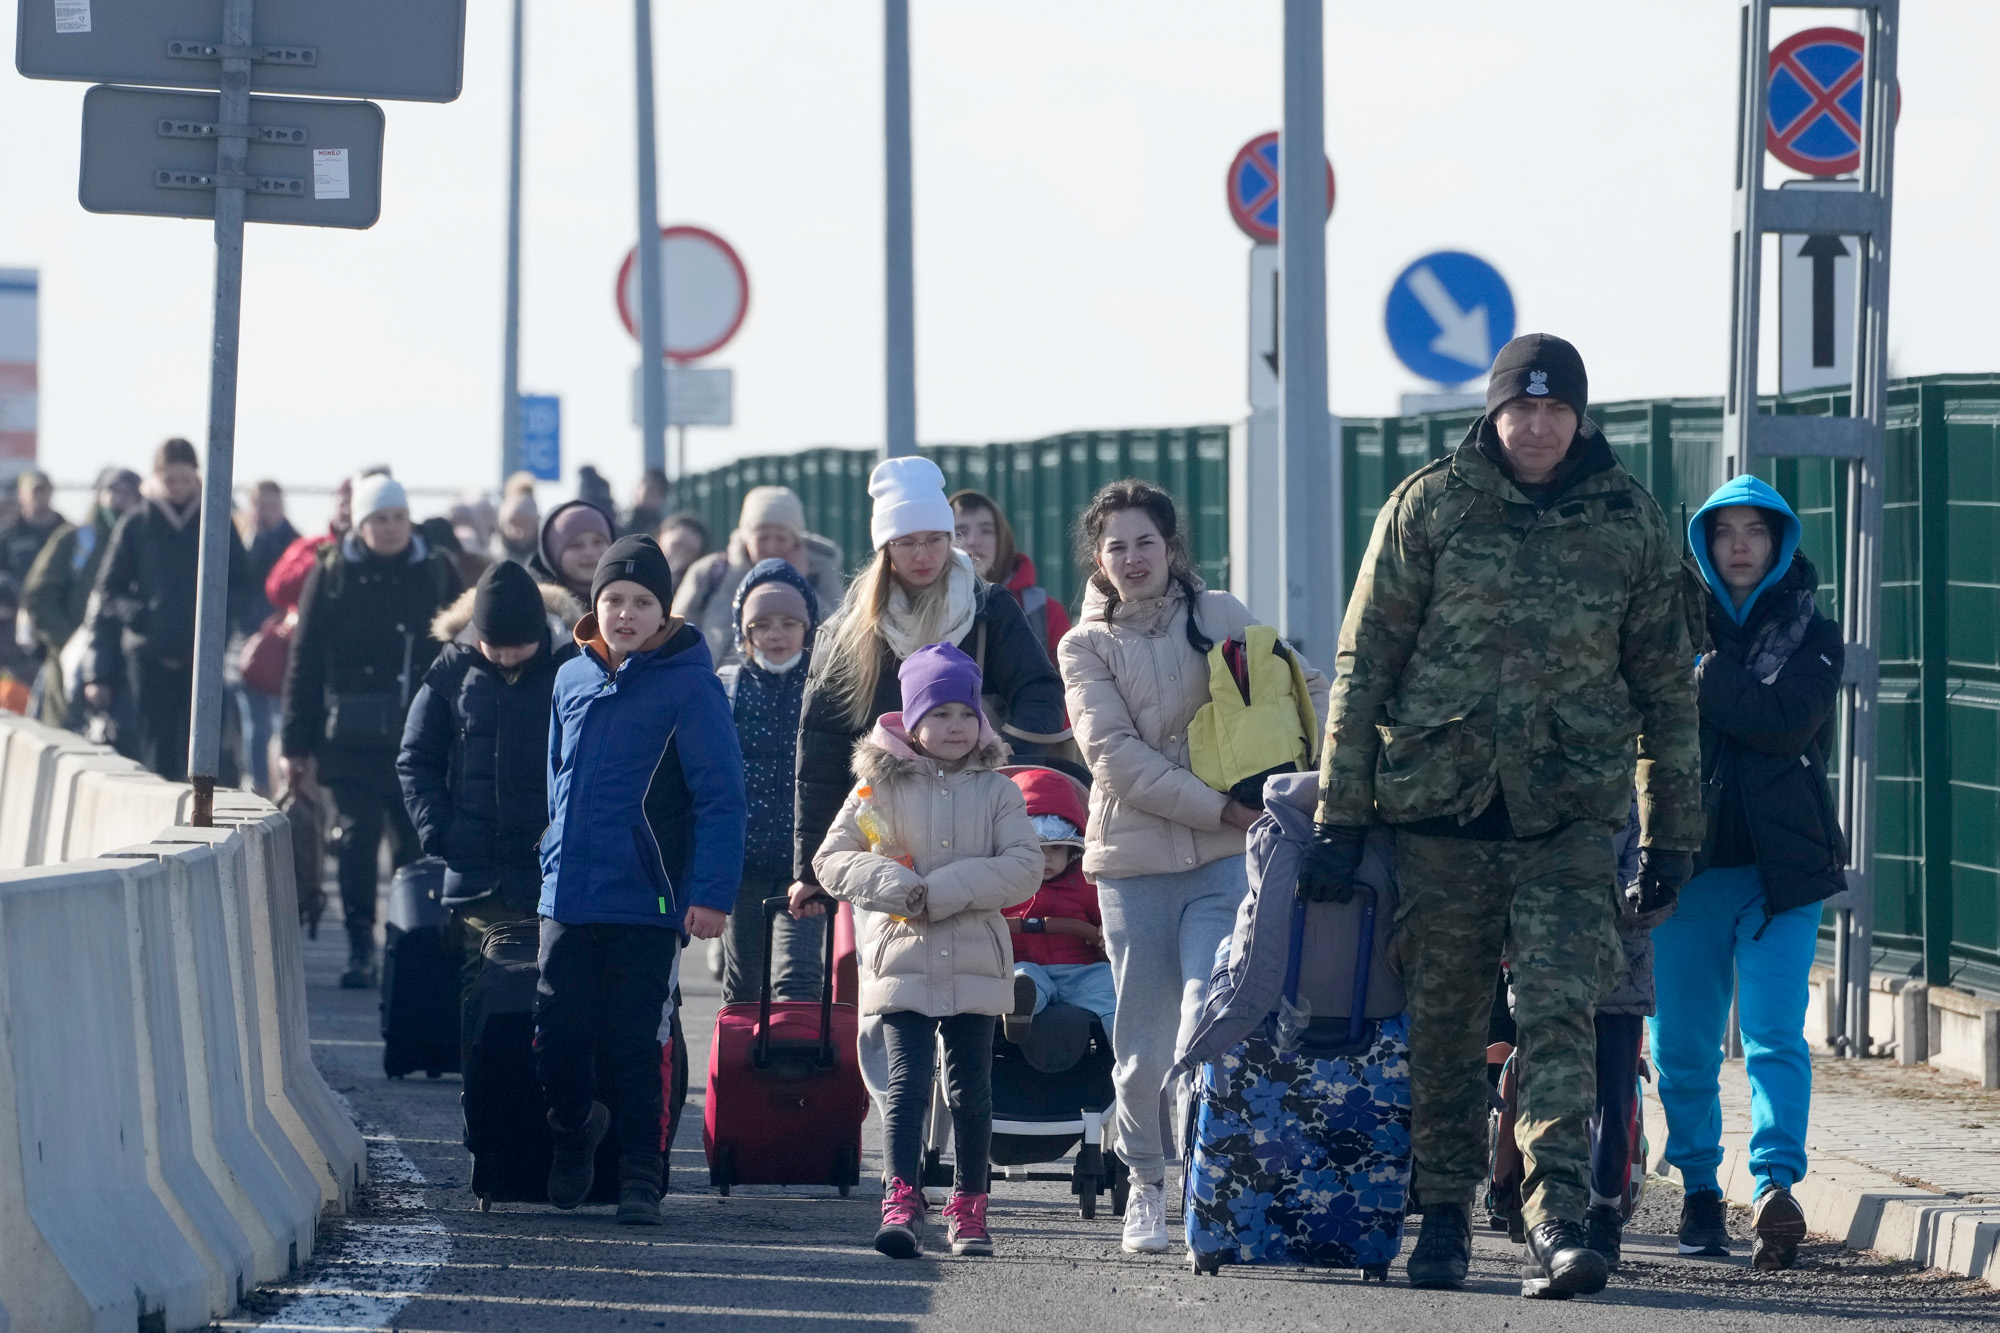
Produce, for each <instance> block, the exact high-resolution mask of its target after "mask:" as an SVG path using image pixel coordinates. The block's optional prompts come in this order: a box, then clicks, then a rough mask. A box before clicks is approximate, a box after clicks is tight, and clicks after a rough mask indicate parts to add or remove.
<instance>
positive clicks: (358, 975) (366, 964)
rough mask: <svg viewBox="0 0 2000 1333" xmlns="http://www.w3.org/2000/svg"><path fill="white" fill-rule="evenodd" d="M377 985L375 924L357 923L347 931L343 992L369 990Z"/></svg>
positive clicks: (342, 980) (341, 980)
mask: <svg viewBox="0 0 2000 1333" xmlns="http://www.w3.org/2000/svg"><path fill="white" fill-rule="evenodd" d="M374 985H375V923H374V922H372V921H368V922H356V923H355V925H353V926H349V927H348V931H347V970H346V971H345V972H342V973H341V974H340V988H341V989H342V990H368V989H370V988H371V987H373V986H374Z"/></svg>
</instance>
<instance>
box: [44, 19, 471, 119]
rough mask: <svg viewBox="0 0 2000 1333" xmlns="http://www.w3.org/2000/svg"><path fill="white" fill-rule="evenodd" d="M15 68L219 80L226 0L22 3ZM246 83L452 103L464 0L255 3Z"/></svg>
mask: <svg viewBox="0 0 2000 1333" xmlns="http://www.w3.org/2000/svg"><path fill="white" fill-rule="evenodd" d="M19 11H20V20H19V25H18V28H17V30H16V37H15V45H14V64H15V67H16V68H18V69H19V70H20V71H21V73H22V74H24V75H26V76H27V77H28V78H31V79H69V80H73V81H76V82H80V83H130V84H139V85H141V86H144V87H149V88H216V87H220V86H221V77H222V57H221V48H220V47H219V46H218V45H217V39H218V36H219V34H220V33H221V32H222V0H21V3H20V6H19ZM252 24H253V27H252V29H251V38H252V43H251V48H250V49H251V51H252V56H251V61H252V63H251V66H250V88H251V91H253V92H260V93H313V94H316V95H318V96H321V97H380V98H387V99H390V100H392V101H410V102H449V101H451V100H453V99H454V98H456V97H457V96H458V93H459V87H460V85H461V84H462V83H463V82H464V73H465V0H337V3H328V0H257V4H256V7H255V9H254V10H253V12H252Z"/></svg>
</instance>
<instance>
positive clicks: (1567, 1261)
mask: <svg viewBox="0 0 2000 1333" xmlns="http://www.w3.org/2000/svg"><path fill="white" fill-rule="evenodd" d="M1610 1274H1611V1270H1610V1269H1609V1268H1608V1267H1607V1266H1606V1265H1605V1262H1604V1256H1603V1255H1601V1254H1599V1253H1598V1252H1597V1251H1596V1250H1593V1249H1591V1248H1590V1247H1589V1246H1588V1245H1585V1244H1584V1243H1583V1228H1582V1227H1580V1226H1578V1225H1577V1224H1576V1223H1574V1222H1565V1221H1563V1220H1561V1219H1560V1218H1557V1219H1554V1220H1551V1221H1548V1222H1542V1223H1538V1224H1537V1225H1535V1226H1532V1227H1529V1228H1528V1261H1527V1262H1526V1263H1524V1264H1522V1265H1521V1294H1522V1295H1523V1296H1528V1297H1538V1298H1540V1299H1543V1300H1552V1301H1566V1300H1568V1299H1569V1298H1570V1297H1572V1296H1595V1295H1596V1294H1597V1293H1598V1292H1600V1291H1603V1290H1604V1283H1605V1280H1606V1278H1608V1277H1609V1276H1610Z"/></svg>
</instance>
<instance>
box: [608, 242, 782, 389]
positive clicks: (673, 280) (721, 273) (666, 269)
mask: <svg viewBox="0 0 2000 1333" xmlns="http://www.w3.org/2000/svg"><path fill="white" fill-rule="evenodd" d="M660 287H661V290H662V292H663V293H664V295H665V300H666V309H667V336H666V351H667V359H668V360H670V361H699V360H700V359H701V358H702V357H705V356H709V355H712V354H713V353H715V352H718V351H720V350H721V349H722V347H723V345H724V344H726V343H727V342H728V341H729V340H730V339H731V338H734V337H735V336H736V331H737V330H738V329H740V328H742V327H743V317H744V316H745V315H746V314H748V313H749V310H750V274H749V273H748V272H747V271H746V270H745V269H744V267H743V261H742V259H740V258H739V257H738V256H737V254H736V250H735V248H734V247H732V246H731V245H730V244H729V242H727V241H725V240H723V239H722V238H721V237H720V236H717V235H716V234H715V233H714V232H712V231H708V230H706V229H705V228H702V227H662V228H660ZM618 318H619V319H621V320H623V321H624V322H625V331H626V332H627V333H629V334H631V335H632V336H633V337H634V338H636V337H638V336H639V247H638V246H636V245H635V246H633V247H632V249H631V250H630V251H628V252H627V253H626V255H625V262H624V263H623V264H621V265H619V268H618ZM669 398H671V394H670V395H669ZM669 424H672V423H669ZM687 424H690V425H694V424H701V423H694V422H690V423H687Z"/></svg>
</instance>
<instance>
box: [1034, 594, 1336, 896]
mask: <svg viewBox="0 0 2000 1333" xmlns="http://www.w3.org/2000/svg"><path fill="white" fill-rule="evenodd" d="M1196 596H1197V601H1198V605H1197V610H1196V615H1197V616H1198V617H1199V619H1198V620H1197V622H1196V623H1197V624H1198V625H1199V627H1200V629H1201V632H1202V634H1203V635H1204V636H1205V637H1207V638H1209V639H1212V640H1213V641H1215V642H1216V643H1221V642H1222V641H1224V640H1225V639H1229V638H1233V637H1236V636H1238V635H1240V634H1242V633H1243V631H1244V629H1245V628H1246V627H1248V626H1249V625H1251V624H1254V623H1255V621H1254V620H1253V618H1252V617H1251V615H1250V610H1249V608H1248V607H1246V606H1244V605H1243V603H1241V602H1239V601H1237V600H1236V599H1235V598H1234V597H1232V596H1230V595H1229V594H1228V593H1226V592H1199V593H1197V594H1196ZM1109 600H1110V599H1109V598H1107V597H1106V596H1105V595H1104V593H1103V592H1102V591H1100V590H1099V589H1098V587H1097V585H1096V584H1095V583H1094V582H1093V583H1092V584H1090V585H1089V589H1088V591H1087V592H1085V594H1084V598H1083V616H1082V618H1081V619H1080V620H1078V621H1077V623H1076V626H1075V628H1073V629H1071V630H1070V632H1069V633H1068V634H1066V635H1064V636H1063V641H1062V644H1061V645H1060V647H1058V648H1057V650H1056V655H1057V656H1058V657H1059V658H1060V659H1061V662H1062V676H1063V689H1064V697H1065V699H1066V700H1067V702H1068V704H1069V716H1070V722H1071V724H1072V725H1073V726H1074V727H1075V729H1076V742H1077V745H1078V747H1079V748H1081V749H1082V751H1083V758H1084V762H1085V763H1087V764H1089V765H1090V775H1091V779H1092V782H1091V787H1090V828H1089V829H1088V830H1086V833H1085V838H1084V851H1083V869H1084V873H1085V874H1087V875H1091V876H1093V877H1096V876H1105V877H1108V878H1111V879H1121V878H1127V877H1130V876H1133V875H1168V874H1177V873H1180V872H1182V871H1187V870H1193V869H1195V868H1196V867H1197V866H1204V865H1207V864H1208V863H1209V862H1211V861H1220V860H1221V859H1222V858H1223V857H1225V856H1240V855H1241V854H1242V852H1243V839H1244V835H1243V830H1242V829H1239V828H1234V827H1232V826H1230V825H1228V824H1225V823H1223V822H1222V810H1223V807H1224V806H1225V805H1226V804H1227V803H1228V800H1229V798H1228V797H1227V796H1225V795H1224V794H1223V793H1221V792H1219V791H1217V790H1215V789H1214V788H1213V787H1210V786H1209V785H1208V784H1207V783H1205V782H1203V781H1202V780H1201V779H1200V778H1198V777H1196V776H1195V775H1194V770H1193V769H1191V768H1189V767H1188V739H1187V729H1188V723H1189V722H1191V721H1192V720H1193V719H1194V715H1195V713H1196V712H1197V711H1199V710H1200V708H1201V706H1202V705H1203V704H1205V703H1207V702H1208V663H1207V662H1206V661H1205V660H1204V659H1203V658H1202V656H1201V655H1200V654H1199V653H1197V652H1195V650H1194V647H1193V645H1191V644H1190V643H1188V640H1187V614H1188V613H1187V599H1186V598H1185V597H1184V596H1182V594H1181V592H1180V590H1179V589H1178V588H1175V589H1173V590H1172V591H1171V592H1169V593H1168V594H1167V595H1166V596H1164V597H1153V598H1148V599H1147V600H1145V601H1140V602H1127V601H1122V600H1121V601H1120V602H1119V603H1118V604H1117V608H1116V610H1115V611H1114V612H1113V614H1112V619H1111V621H1110V622H1109V623H1107V622H1106V621H1105V619H1104V609H1105V606H1106V604H1107V603H1108V602H1109ZM1300 665H1301V666H1303V667H1304V669H1305V676H1306V686H1307V688H1308V689H1309V690H1310V692H1311V694H1312V702H1313V713H1314V715H1315V716H1317V717H1318V718H1319V719H1320V723H1321V725H1322V726H1324V725H1325V719H1326V691H1327V681H1326V677H1325V676H1323V675H1321V674H1320V673H1319V672H1318V671H1316V670H1314V669H1313V666H1312V664H1311V663H1309V662H1305V661H1303V659H1302V660H1301V662H1300Z"/></svg>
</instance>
